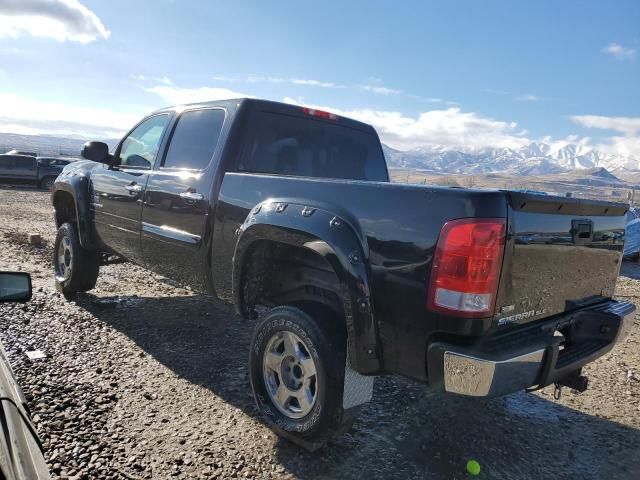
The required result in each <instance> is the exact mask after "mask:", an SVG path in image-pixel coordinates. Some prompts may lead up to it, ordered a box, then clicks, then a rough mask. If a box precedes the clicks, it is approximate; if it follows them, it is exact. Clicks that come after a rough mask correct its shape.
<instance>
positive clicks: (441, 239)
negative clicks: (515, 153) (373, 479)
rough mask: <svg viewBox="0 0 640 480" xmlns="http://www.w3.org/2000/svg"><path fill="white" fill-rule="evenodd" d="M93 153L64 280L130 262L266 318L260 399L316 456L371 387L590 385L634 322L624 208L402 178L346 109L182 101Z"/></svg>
mask: <svg viewBox="0 0 640 480" xmlns="http://www.w3.org/2000/svg"><path fill="white" fill-rule="evenodd" d="M82 155H83V157H84V158H86V159H88V160H89V161H79V162H75V163H73V164H71V165H69V166H67V167H66V168H65V169H64V171H63V172H62V174H61V175H60V176H59V177H58V178H57V180H56V182H55V186H54V191H53V205H54V207H55V219H56V225H57V227H58V234H57V238H56V243H55V252H54V264H55V279H56V284H57V286H58V288H59V289H60V290H61V291H62V292H63V293H64V294H65V295H73V294H75V293H76V292H83V291H87V290H90V289H92V288H93V287H94V285H95V283H96V279H97V277H98V270H99V266H100V264H101V262H104V261H106V260H105V258H107V256H110V257H109V258H113V257H114V256H118V257H120V258H122V259H125V260H128V261H131V262H135V263H137V264H139V265H142V266H144V267H146V268H148V269H150V270H153V271H155V272H158V273H160V274H162V275H165V276H167V277H170V278H172V279H175V280H177V281H179V282H183V283H185V284H189V285H191V286H193V287H194V288H196V289H201V290H204V291H206V292H209V293H210V294H212V295H216V296H217V297H219V298H221V299H223V300H226V301H228V302H233V303H234V304H235V306H236V308H237V311H238V312H239V313H240V315H241V316H242V317H243V318H260V320H259V321H258V322H257V326H256V327H255V331H254V335H253V339H252V344H251V346H250V358H249V377H250V381H251V386H252V389H253V392H254V396H255V401H256V404H257V406H258V408H259V409H260V411H261V412H262V413H263V415H264V416H265V417H266V419H267V421H268V422H269V423H270V424H271V425H272V426H273V428H275V430H276V431H278V432H279V433H280V434H283V435H284V436H286V437H288V438H290V439H293V440H295V441H297V442H299V443H301V444H303V445H305V446H306V447H308V448H313V447H314V446H318V445H321V444H322V443H323V442H324V441H325V440H326V439H327V438H328V437H329V435H330V434H332V433H334V432H336V431H340V430H343V429H344V428H346V427H347V426H348V425H349V422H350V421H351V420H352V419H353V418H354V415H355V412H357V410H358V406H359V405H361V404H363V403H365V402H367V401H368V400H370V399H371V396H372V391H373V379H374V376H376V375H381V374H400V375H404V376H407V377H411V378H413V379H415V380H417V381H420V382H424V383H428V384H429V385H431V386H432V387H433V388H434V389H436V390H438V391H443V392H449V393H452V394H459V395H467V396H476V397H492V396H499V395H505V394H509V393H512V392H516V391H519V390H524V389H535V388H540V387H544V386H546V385H550V384H552V383H556V384H557V385H566V386H569V387H571V388H574V389H576V390H584V388H586V378H585V377H584V376H582V374H581V367H582V366H583V365H585V364H586V363H588V362H591V361H593V360H594V359H596V358H598V357H600V356H601V355H603V354H605V353H606V352H607V351H609V350H610V349H611V348H612V347H613V346H614V344H615V343H616V342H619V341H622V340H623V339H624V337H625V336H626V334H627V333H628V331H629V329H630V326H631V324H632V322H633V319H634V314H635V307H634V306H633V305H632V304H629V303H623V302H618V301H615V300H612V295H613V291H614V286H615V283H616V277H617V275H618V272H619V269H620V262H621V258H622V249H623V243H624V227H625V213H626V211H627V206H626V205H623V204H616V203H608V202H602V201H590V200H578V199H574V198H560V197H553V196H543V195H536V194H531V193H526V192H509V191H498V190H472V189H458V188H444V187H433V186H425V185H399V184H392V183H389V176H388V172H387V167H386V163H385V159H384V156H383V152H382V148H381V145H380V142H379V139H378V137H377V135H376V133H375V131H374V129H373V128H372V127H371V126H369V125H366V124H363V123H360V122H357V121H354V120H350V119H348V118H343V117H340V116H336V115H334V114H332V113H328V112H324V111H320V110H315V109H312V108H306V107H298V106H292V105H285V104H279V103H274V102H267V101H261V100H254V99H240V100H228V101H218V102H210V103H201V104H194V105H186V106H180V107H175V108H167V109H163V110H159V111H157V112H154V113H152V114H150V115H148V116H147V117H146V118H144V119H143V120H142V121H141V122H140V123H139V124H138V125H136V126H135V127H134V128H133V129H132V130H131V131H130V132H129V133H128V134H127V135H126V136H125V137H124V138H123V139H122V141H121V142H120V143H119V144H118V145H117V146H116V147H115V149H114V150H113V152H112V153H110V152H109V151H108V147H107V145H105V144H103V143H100V142H89V143H87V144H86V145H85V146H84V148H83V151H82ZM132 288H134V287H133V286H132ZM185 321H188V319H185Z"/></svg>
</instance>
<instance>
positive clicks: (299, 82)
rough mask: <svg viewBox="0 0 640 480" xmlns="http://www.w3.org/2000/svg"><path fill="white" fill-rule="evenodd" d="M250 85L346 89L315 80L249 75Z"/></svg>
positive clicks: (335, 84) (342, 86) (331, 83)
mask: <svg viewBox="0 0 640 480" xmlns="http://www.w3.org/2000/svg"><path fill="white" fill-rule="evenodd" d="M247 82H249V83H263V82H269V83H290V84H292V85H306V86H311V87H321V88H345V86H344V85H339V84H337V83H333V82H322V81H320V80H313V79H307V78H282V77H261V76H259V75H249V76H248V77H247Z"/></svg>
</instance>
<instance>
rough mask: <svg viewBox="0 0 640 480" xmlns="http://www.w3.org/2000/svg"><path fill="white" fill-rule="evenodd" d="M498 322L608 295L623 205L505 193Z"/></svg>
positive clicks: (562, 309)
mask: <svg viewBox="0 0 640 480" xmlns="http://www.w3.org/2000/svg"><path fill="white" fill-rule="evenodd" d="M507 201H508V202H509V207H510V208H509V218H508V232H507V240H506V245H505V255H504V260H503V266H502V274H501V277H500V285H499V289H498V296H497V302H496V310H495V321H496V324H497V325H498V326H508V325H513V324H522V323H528V322H531V321H534V320H537V319H539V318H544V317H549V316H552V315H556V314H559V313H563V312H568V311H571V310H575V309H578V308H580V307H583V306H587V305H592V304H595V303H599V302H602V301H604V300H606V299H609V298H611V297H612V296H613V292H614V289H615V284H616V279H617V276H618V273H619V271H620V264H621V261H622V250H623V246H624V233H625V213H626V211H627V209H628V206H627V205H626V204H619V203H611V202H601V201H593V200H585V199H575V198H564V197H553V196H542V195H535V194H530V193H524V192H508V193H507Z"/></svg>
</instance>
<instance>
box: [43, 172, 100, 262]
mask: <svg viewBox="0 0 640 480" xmlns="http://www.w3.org/2000/svg"><path fill="white" fill-rule="evenodd" d="M88 183H89V182H88V179H87V177H85V176H78V177H72V178H65V179H64V180H63V181H61V180H60V179H59V178H58V179H57V181H56V182H55V184H54V191H53V193H52V195H51V202H52V204H53V208H54V210H55V221H56V228H60V225H62V224H63V223H65V222H72V223H75V224H76V226H77V228H78V235H79V238H80V245H82V247H83V248H86V249H87V250H95V243H94V237H93V233H92V224H91V216H90V208H89V198H90V196H89V187H88Z"/></svg>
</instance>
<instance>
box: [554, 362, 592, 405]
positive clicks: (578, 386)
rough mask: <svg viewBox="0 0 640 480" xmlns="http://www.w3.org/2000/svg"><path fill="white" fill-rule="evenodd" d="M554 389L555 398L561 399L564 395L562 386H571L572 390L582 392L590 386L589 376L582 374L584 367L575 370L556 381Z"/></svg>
mask: <svg viewBox="0 0 640 480" xmlns="http://www.w3.org/2000/svg"><path fill="white" fill-rule="evenodd" d="M554 385H555V388H554V390H553V398H555V399H556V400H560V397H561V396H562V387H569V388H570V389H571V390H574V391H576V392H579V393H582V392H584V391H585V390H586V389H587V387H588V386H589V378H588V377H586V376H584V375H582V369H581V368H579V369H578V370H574V371H573V372H571V373H570V374H568V375H567V376H565V377H562V378H561V379H559V380H558V381H557V382H555V384H554Z"/></svg>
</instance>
